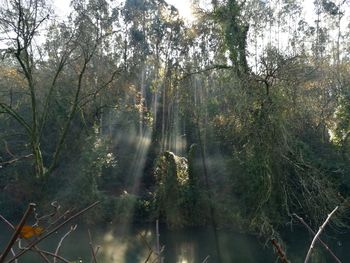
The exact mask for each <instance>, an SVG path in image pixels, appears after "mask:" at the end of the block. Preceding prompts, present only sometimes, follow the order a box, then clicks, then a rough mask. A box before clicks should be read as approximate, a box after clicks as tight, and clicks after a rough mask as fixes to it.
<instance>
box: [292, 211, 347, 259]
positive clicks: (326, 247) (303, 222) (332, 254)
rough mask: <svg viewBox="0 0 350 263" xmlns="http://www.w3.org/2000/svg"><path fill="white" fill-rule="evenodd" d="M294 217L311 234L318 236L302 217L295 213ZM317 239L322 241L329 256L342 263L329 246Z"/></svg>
mask: <svg viewBox="0 0 350 263" xmlns="http://www.w3.org/2000/svg"><path fill="white" fill-rule="evenodd" d="M293 216H295V217H296V218H297V219H298V220H299V221H300V222H301V223H302V224H303V225H304V226H305V227H306V228H307V229H308V230H309V232H310V233H311V234H313V235H314V236H315V235H316V233H315V231H313V230H312V229H311V227H310V226H309V225H308V224H307V223H306V222H305V220H304V219H303V218H302V217H300V216H298V215H297V214H295V213H293ZM317 238H318V241H320V243H321V244H322V246H323V247H324V248H325V249H326V250H327V251H328V252H329V254H331V256H332V257H333V258H334V260H335V261H336V262H338V263H341V261H340V259H339V258H338V257H337V256H336V255H335V254H334V253H333V251H332V250H331V249H330V248H329V247H328V246H327V244H326V243H324V242H323V240H322V239H321V238H320V237H317Z"/></svg>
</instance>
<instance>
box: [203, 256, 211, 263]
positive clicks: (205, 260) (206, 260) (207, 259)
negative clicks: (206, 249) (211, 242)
mask: <svg viewBox="0 0 350 263" xmlns="http://www.w3.org/2000/svg"><path fill="white" fill-rule="evenodd" d="M209 258H210V256H206V257H205V259H203V261H202V263H208V262H209Z"/></svg>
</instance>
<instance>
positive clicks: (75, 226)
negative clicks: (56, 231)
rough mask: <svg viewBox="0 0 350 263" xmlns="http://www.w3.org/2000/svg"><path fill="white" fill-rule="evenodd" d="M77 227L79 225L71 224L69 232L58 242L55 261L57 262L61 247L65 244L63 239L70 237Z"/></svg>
mask: <svg viewBox="0 0 350 263" xmlns="http://www.w3.org/2000/svg"><path fill="white" fill-rule="evenodd" d="M75 229H77V225H74V226H71V227H70V229H69V230H68V232H67V233H65V234H64V235H63V237H62V238H61V240H60V242H58V245H57V248H56V251H55V254H54V255H55V258H54V259H53V262H54V263H56V262H57V255H58V253H59V251H60V249H61V246H62V244H63V241H64V240H65V239H66V237H68V236H69V235H70V233H72V232H73V231H74V230H75Z"/></svg>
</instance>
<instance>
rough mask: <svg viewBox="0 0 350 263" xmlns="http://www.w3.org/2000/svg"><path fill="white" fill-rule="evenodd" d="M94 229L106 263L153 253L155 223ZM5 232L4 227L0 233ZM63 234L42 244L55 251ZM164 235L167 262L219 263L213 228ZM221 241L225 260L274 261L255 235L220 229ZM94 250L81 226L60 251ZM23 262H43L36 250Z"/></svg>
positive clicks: (85, 258) (77, 256) (84, 257)
mask: <svg viewBox="0 0 350 263" xmlns="http://www.w3.org/2000/svg"><path fill="white" fill-rule="evenodd" d="M68 228H69V226H67V229H68ZM90 230H91V233H92V237H93V243H94V245H96V246H97V245H98V246H100V247H101V248H100V249H99V255H98V260H99V262H102V263H140V262H145V260H146V258H148V256H149V254H150V247H152V248H155V243H156V242H155V234H154V231H153V226H152V227H134V228H132V229H130V230H125V228H123V227H110V228H109V229H102V228H90ZM6 231H7V229H6ZM6 231H5V232H6ZM3 232H4V231H2V226H1V227H0V233H3ZM7 232H8V231H7ZM63 234H64V231H62V232H61V233H56V234H55V235H54V236H52V237H50V238H49V239H48V240H46V242H45V243H44V244H41V246H40V247H41V248H43V249H46V250H49V251H55V249H56V246H57V244H58V242H59V240H60V238H61V237H62V236H63ZM160 235H161V236H160V242H161V245H162V246H164V251H163V258H164V262H166V263H196V262H202V261H203V260H204V259H205V258H207V257H208V261H207V262H217V255H216V249H215V244H214V235H213V231H211V229H210V228H195V229H183V230H176V231H175V230H174V231H171V230H168V229H166V228H161V230H160ZM5 241H6V240H5V238H4V236H3V235H1V236H0V248H1V249H2V248H4V246H5ZM219 242H220V247H221V251H222V255H221V258H222V261H223V262H247V263H249V262H274V256H273V255H272V253H271V251H270V250H269V249H268V248H267V249H264V248H263V246H262V245H261V244H260V243H259V242H258V241H257V240H256V239H255V238H254V237H251V236H247V235H242V234H238V233H233V232H229V231H219ZM30 253H32V252H30ZM90 253H91V252H90V247H89V238H88V233H87V228H86V227H83V226H78V229H77V230H76V231H74V232H73V233H71V235H70V236H69V237H68V238H67V239H65V241H64V243H63V246H62V249H61V253H60V254H61V255H62V256H63V257H65V258H67V259H69V260H71V261H74V262H90V261H91V254H90ZM28 254H29V253H28ZM150 259H151V260H150V261H149V262H152V261H153V260H154V259H155V255H154V254H153V255H151V257H150ZM22 262H26V263H34V262H35V263H36V262H41V259H39V258H38V256H37V255H36V254H33V253H32V254H31V255H27V256H26V257H25V258H24V259H23V260H22Z"/></svg>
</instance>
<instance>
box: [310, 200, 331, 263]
mask: <svg viewBox="0 0 350 263" xmlns="http://www.w3.org/2000/svg"><path fill="white" fill-rule="evenodd" d="M337 209H338V206H337V207H335V208H334V209H333V211H332V212H331V213H330V214H328V216H327V219H326V221H324V223H323V224H322V225H321V226H320V228H319V230H318V231H317V233H316V235H315V236H314V239H313V240H312V242H311V245H310V248H309V251H308V252H307V254H306V257H305V260H304V263H307V262H308V261H309V259H310V256H311V252H312V249H313V248H314V246H315V243H316V240H317V239H318V237H319V236H320V235H321V233H322V230H323V229H324V228H325V226H326V225H327V223H328V221H329V219H331V217H332V215H333V214H334V213H335V211H337Z"/></svg>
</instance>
